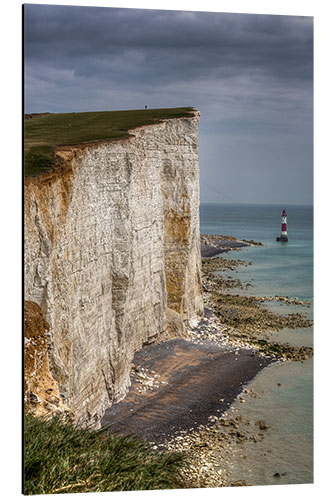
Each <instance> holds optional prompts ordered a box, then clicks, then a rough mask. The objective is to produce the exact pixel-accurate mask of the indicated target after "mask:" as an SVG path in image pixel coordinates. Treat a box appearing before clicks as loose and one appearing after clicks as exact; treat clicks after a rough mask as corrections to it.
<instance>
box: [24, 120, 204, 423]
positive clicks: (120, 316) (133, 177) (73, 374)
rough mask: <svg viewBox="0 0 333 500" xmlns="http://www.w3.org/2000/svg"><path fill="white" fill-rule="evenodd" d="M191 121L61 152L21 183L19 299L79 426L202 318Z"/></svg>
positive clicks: (195, 152)
mask: <svg viewBox="0 0 333 500" xmlns="http://www.w3.org/2000/svg"><path fill="white" fill-rule="evenodd" d="M198 120H199V113H197V112H194V114H193V117H191V118H176V119H168V120H165V121H163V122H161V123H159V124H154V125H147V126H144V127H140V128H137V129H134V130H132V131H131V134H132V135H131V137H130V138H128V139H121V140H118V141H109V142H107V141H104V142H100V143H94V144H89V145H84V146H83V145H81V146H71V147H68V146H67V147H64V148H62V149H58V150H57V154H58V156H60V157H62V159H63V164H62V166H61V167H59V168H58V169H57V170H55V171H54V172H52V173H49V174H44V175H43V176H40V177H37V178H28V179H27V180H26V183H25V299H26V300H29V301H33V302H36V303H37V304H38V305H39V306H40V307H41V309H42V310H43V313H44V315H45V318H46V320H47V322H48V323H49V324H50V327H51V330H50V331H51V346H50V349H49V352H50V365H51V370H52V373H53V375H54V378H55V380H56V381H57V382H58V384H59V389H60V392H61V393H62V394H64V396H65V397H66V400H65V401H66V404H67V405H68V406H69V407H70V408H71V410H72V411H73V413H74V415H75V417H76V419H77V420H80V421H81V422H83V423H87V422H89V423H92V422H96V423H98V421H99V419H100V417H101V416H102V414H103V412H104V410H105V409H106V408H107V407H110V406H111V405H112V403H113V402H115V401H118V400H119V399H121V398H122V397H123V396H124V395H125V393H126V391H127V389H128V385H129V371H130V365H131V361H132V358H133V354H134V352H135V350H138V349H140V348H141V347H142V345H144V344H145V343H148V342H152V341H154V340H155V339H163V338H166V337H167V336H175V335H186V326H187V325H188V324H189V323H190V322H191V321H193V320H195V319H196V317H197V316H198V315H200V314H202V310H203V305H202V297H201V264H200V235H199V168H198Z"/></svg>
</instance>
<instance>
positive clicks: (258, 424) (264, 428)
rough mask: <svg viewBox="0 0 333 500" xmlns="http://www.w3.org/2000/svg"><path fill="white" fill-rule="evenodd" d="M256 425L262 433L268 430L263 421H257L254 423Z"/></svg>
mask: <svg viewBox="0 0 333 500" xmlns="http://www.w3.org/2000/svg"><path fill="white" fill-rule="evenodd" d="M256 425H257V426H258V427H259V429H261V430H262V431H264V430H266V429H268V425H267V424H266V422H265V420H258V421H257V422H256Z"/></svg>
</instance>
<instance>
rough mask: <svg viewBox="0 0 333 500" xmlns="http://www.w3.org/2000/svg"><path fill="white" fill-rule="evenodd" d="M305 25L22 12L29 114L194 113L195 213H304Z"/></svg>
mask: <svg viewBox="0 0 333 500" xmlns="http://www.w3.org/2000/svg"><path fill="white" fill-rule="evenodd" d="M312 59H313V20H312V18H310V17H291V16H268V15H255V14H221V13H201V12H200V13H199V12H181V11H157V10H155V11H154V10H136V9H115V8H100V7H98V8H97V7H96V8H94V7H69V6H46V5H26V6H25V60H26V69H25V91H26V92H25V104H26V112H42V111H51V112H71V111H77V112H78V111H97V110H113V109H137V108H143V107H144V105H145V104H148V106H149V107H150V108H157V107H178V106H195V107H196V108H197V109H199V111H200V112H201V121H200V132H199V137H200V170H201V174H200V175H201V200H202V202H222V203H223V202H249V203H269V202H271V203H279V204H280V203H281V204H289V205H290V204H292V203H312V169H313V137H312V134H313V129H312V127H313V124H312V120H313V101H312V91H313V60H312Z"/></svg>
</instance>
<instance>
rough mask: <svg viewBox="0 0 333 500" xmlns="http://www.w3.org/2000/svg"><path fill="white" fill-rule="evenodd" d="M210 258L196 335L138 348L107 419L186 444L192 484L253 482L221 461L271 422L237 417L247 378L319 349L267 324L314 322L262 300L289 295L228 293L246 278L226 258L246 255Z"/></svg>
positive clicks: (117, 428) (158, 442)
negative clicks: (291, 340)
mask: <svg viewBox="0 0 333 500" xmlns="http://www.w3.org/2000/svg"><path fill="white" fill-rule="evenodd" d="M209 238H211V239H212V246H211V250H212V254H211V256H216V255H217V254H218V253H219V254H220V253H223V252H227V251H231V250H233V251H234V250H237V249H240V248H241V247H242V246H249V245H250V244H251V243H249V242H242V240H237V239H236V238H233V237H223V236H221V237H219V238H218V239H217V238H216V235H213V236H211V237H209ZM201 242H202V253H203V254H204V255H207V247H209V241H208V244H207V238H206V237H205V236H203V235H202V236H201ZM252 244H255V245H257V244H258V243H256V242H252ZM208 250H209V249H208ZM215 252H216V253H215ZM208 253H209V252H208ZM203 263H204V265H203V289H204V302H205V317H204V318H203V319H202V320H201V321H200V322H199V323H198V324H197V325H196V326H195V327H193V328H192V329H191V330H190V332H189V338H187V339H173V340H170V341H165V342H162V343H159V344H155V345H150V346H147V347H145V348H144V349H143V350H142V351H140V352H139V353H137V354H136V356H135V358H134V366H133V371H132V376H131V379H132V385H131V388H130V391H129V394H128V395H127V397H126V398H125V399H124V400H123V401H122V402H120V403H118V404H116V405H114V406H113V407H112V408H111V409H110V410H108V411H107V412H106V414H105V416H104V418H103V421H102V425H103V426H108V427H109V429H108V432H110V433H125V434H137V435H139V436H141V437H144V438H145V439H148V440H149V441H151V442H154V443H155V446H156V447H157V448H159V447H162V448H167V449H169V450H177V451H180V452H185V453H186V454H187V455H188V456H189V459H190V463H191V466H190V470H191V478H190V480H191V484H193V487H219V486H240V485H246V484H250V483H248V482H247V478H244V479H241V480H239V481H236V483H235V484H234V483H233V482H232V481H230V479H229V478H228V474H227V472H226V469H225V468H224V469H223V468H221V456H223V462H224V463H225V464H230V462H232V460H233V457H235V456H236V455H237V450H238V449H239V448H240V447H242V445H243V443H244V442H245V441H251V442H255V443H256V442H258V441H261V440H263V439H264V437H265V432H266V429H267V428H268V426H267V425H266V423H265V421H262V420H261V421H257V422H251V421H249V420H246V421H243V419H242V414H241V413H239V412H238V414H237V418H233V412H234V410H235V408H234V406H235V402H237V403H239V402H240V403H244V402H245V401H246V399H248V398H256V396H257V395H256V393H255V391H253V390H252V389H251V390H250V391H249V389H248V384H250V383H251V381H252V380H253V379H254V378H255V377H256V375H257V374H258V373H259V372H260V371H261V370H263V369H264V368H266V367H267V366H269V365H272V363H274V362H275V363H277V362H283V361H284V360H291V359H293V360H300V361H301V362H303V360H305V359H307V358H309V357H311V356H312V349H311V348H304V349H303V346H302V347H301V348H295V347H292V346H290V345H289V344H278V343H277V342H271V341H269V340H266V339H267V337H265V332H266V330H267V328H268V327H270V328H271V327H272V324H273V326H274V324H275V327H276V329H277V330H279V329H282V328H285V327H286V326H288V327H290V328H299V325H302V324H303V325H305V324H307V323H306V320H305V318H304V317H303V316H302V314H297V315H296V316H295V315H288V316H290V317H289V318H288V319H287V320H284V319H283V320H282V319H281V318H282V316H281V315H278V314H275V315H273V316H272V313H271V311H269V310H268V309H265V308H264V306H263V303H264V302H265V301H266V299H267V300H276V301H282V302H284V303H288V300H287V298H285V297H276V298H272V297H271V298H263V297H254V298H253V297H246V296H245V297H244V296H242V300H241V304H237V303H236V304H235V300H236V301H237V300H238V299H235V297H238V296H237V295H231V294H228V293H227V292H228V289H230V288H244V285H243V284H242V283H241V282H240V281H239V280H232V279H230V277H229V278H227V279H226V278H225V276H224V275H222V276H221V275H220V274H219V273H220V271H221V265H222V269H223V270H224V271H225V270H228V269H232V268H235V267H236V266H239V265H249V263H244V261H241V260H239V259H237V260H231V261H230V260H229V261H228V262H227V263H225V262H223V259H221V258H213V259H212V258H205V257H204V256H203ZM205 263H206V264H205ZM207 263H208V266H207ZM224 266H225V267H224ZM230 266H231V267H230ZM245 288H246V286H245ZM221 296H223V300H225V298H226V297H228V298H230V297H231V298H232V302H231V304H228V308H229V309H228V310H227V314H224V315H221V307H220V306H221V303H223V301H222V300H221ZM244 301H245V302H244ZM299 305H303V304H302V303H300V304H299ZM244 311H245V312H246V314H245V316H244V315H243V313H244ZM251 311H252V312H251ZM258 311H260V312H261V314H260V315H259V320H258V322H257V324H256V333H255V334H254V333H253V329H254V328H253V324H251V321H249V318H250V317H251V314H252V313H253V315H254V316H257V315H258ZM230 312H231V314H230ZM235 315H236V316H237V321H236V322H235V321H234V320H235ZM242 315H243V316H242ZM228 318H229V319H231V321H229V320H228ZM267 318H268V319H269V321H268V322H267V321H266V319H267ZM243 320H244V321H243ZM272 321H273V323H272ZM274 321H275V323H274ZM258 329H259V331H257V330H258ZM251 332H252V333H251ZM281 346H282V348H281ZM217 450H218V451H217ZM217 455H218V456H219V457H220V458H217ZM276 477H278V476H276Z"/></svg>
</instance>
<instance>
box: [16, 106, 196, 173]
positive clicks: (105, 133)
mask: <svg viewBox="0 0 333 500" xmlns="http://www.w3.org/2000/svg"><path fill="white" fill-rule="evenodd" d="M193 109H194V108H166V109H140V110H129V111H98V112H87V113H57V114H53V113H44V114H39V115H38V114H32V115H26V116H25V119H24V166H25V175H26V176H31V175H37V174H39V173H41V172H43V171H44V170H47V169H48V168H50V167H51V166H52V165H53V164H54V158H53V148H54V147H55V146H57V145H71V144H82V143H87V142H94V141H100V140H107V139H115V138H120V137H126V136H128V135H129V130H130V129H133V128H135V127H140V126H143V125H150V124H153V123H158V122H160V121H161V120H163V119H166V118H179V117H187V116H192V113H193Z"/></svg>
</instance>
